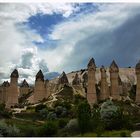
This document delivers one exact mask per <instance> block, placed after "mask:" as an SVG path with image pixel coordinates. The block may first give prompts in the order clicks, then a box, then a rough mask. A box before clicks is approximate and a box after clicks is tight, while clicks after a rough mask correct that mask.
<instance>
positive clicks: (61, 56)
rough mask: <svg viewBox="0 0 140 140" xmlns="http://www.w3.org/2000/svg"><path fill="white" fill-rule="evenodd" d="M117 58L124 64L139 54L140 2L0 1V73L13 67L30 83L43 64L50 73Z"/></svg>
mask: <svg viewBox="0 0 140 140" xmlns="http://www.w3.org/2000/svg"><path fill="white" fill-rule="evenodd" d="M91 57H94V59H95V61H96V65H97V66H98V67H100V66H101V65H105V66H106V67H107V66H109V65H110V63H111V61H112V60H113V59H114V60H116V62H117V63H118V65H119V66H120V67H128V66H132V67H133V66H135V64H136V63H137V61H138V60H139V59H140V4H132V3H130V4H127V3H123V4H122V3H121V4H117V3H115V4H111V3H110V4H107V3H106V4H105V3H66V4H65V3H33V4H31V3H20V4H14V3H4V4H2V3H1V4H0V77H1V79H0V80H1V82H2V81H4V80H7V79H9V75H10V73H11V71H12V70H13V69H14V68H17V69H18V71H19V74H20V81H21V80H23V79H24V78H26V79H27V81H28V82H29V83H33V82H34V76H35V75H36V73H37V72H38V70H39V69H42V71H43V73H44V75H45V76H48V78H49V77H50V76H51V77H52V76H54V75H55V76H56V75H57V73H61V72H62V71H66V72H70V71H74V70H79V69H82V68H86V66H87V63H88V61H89V59H90V58H91Z"/></svg>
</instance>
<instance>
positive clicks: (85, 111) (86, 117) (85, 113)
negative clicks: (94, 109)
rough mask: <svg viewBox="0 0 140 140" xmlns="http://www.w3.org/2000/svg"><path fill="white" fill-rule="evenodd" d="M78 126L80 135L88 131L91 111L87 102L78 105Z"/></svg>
mask: <svg viewBox="0 0 140 140" xmlns="http://www.w3.org/2000/svg"><path fill="white" fill-rule="evenodd" d="M77 113H78V124H79V128H80V132H81V134H84V133H85V132H87V131H88V130H89V129H90V118H91V110H90V106H89V104H88V103H87V102H83V103H80V104H79V105H78V111H77Z"/></svg>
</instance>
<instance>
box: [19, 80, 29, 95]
mask: <svg viewBox="0 0 140 140" xmlns="http://www.w3.org/2000/svg"><path fill="white" fill-rule="evenodd" d="M29 91H30V87H29V84H28V83H27V81H26V80H25V79H24V80H23V82H22V84H21V86H20V96H22V95H23V94H28V93H29Z"/></svg>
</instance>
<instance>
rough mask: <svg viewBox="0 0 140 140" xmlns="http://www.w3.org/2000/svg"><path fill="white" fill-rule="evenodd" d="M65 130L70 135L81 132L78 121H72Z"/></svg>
mask: <svg viewBox="0 0 140 140" xmlns="http://www.w3.org/2000/svg"><path fill="white" fill-rule="evenodd" d="M65 130H66V131H67V132H69V133H70V134H76V133H78V132H79V125H78V120H77V119H71V120H70V121H69V122H68V123H67V125H66V126H65Z"/></svg>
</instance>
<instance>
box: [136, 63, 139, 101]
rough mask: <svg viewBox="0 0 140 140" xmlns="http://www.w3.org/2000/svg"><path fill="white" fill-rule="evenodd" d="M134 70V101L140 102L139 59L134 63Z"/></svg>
mask: <svg viewBox="0 0 140 140" xmlns="http://www.w3.org/2000/svg"><path fill="white" fill-rule="evenodd" d="M135 71H136V77H137V86H136V103H140V61H139V62H138V63H137V64H136V67H135Z"/></svg>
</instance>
